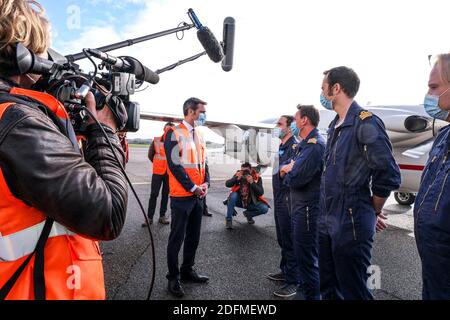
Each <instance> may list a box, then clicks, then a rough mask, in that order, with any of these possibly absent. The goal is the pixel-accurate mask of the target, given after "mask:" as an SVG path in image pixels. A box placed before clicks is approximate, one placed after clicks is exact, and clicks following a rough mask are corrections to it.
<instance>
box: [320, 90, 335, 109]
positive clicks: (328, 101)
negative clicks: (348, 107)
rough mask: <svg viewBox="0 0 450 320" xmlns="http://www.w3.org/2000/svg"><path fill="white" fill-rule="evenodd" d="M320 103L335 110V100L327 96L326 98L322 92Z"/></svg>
mask: <svg viewBox="0 0 450 320" xmlns="http://www.w3.org/2000/svg"><path fill="white" fill-rule="evenodd" d="M320 103H321V104H322V106H323V107H324V108H325V109H327V110H334V108H333V102H332V101H331V100H328V99H327V98H325V96H324V95H323V93H322V94H320Z"/></svg>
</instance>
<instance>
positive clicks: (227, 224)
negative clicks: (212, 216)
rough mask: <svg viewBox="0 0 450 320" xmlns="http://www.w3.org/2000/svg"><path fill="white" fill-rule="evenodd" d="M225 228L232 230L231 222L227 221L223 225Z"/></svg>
mask: <svg viewBox="0 0 450 320" xmlns="http://www.w3.org/2000/svg"><path fill="white" fill-rule="evenodd" d="M225 227H226V228H227V229H228V230H231V229H233V220H227V221H226V224H225Z"/></svg>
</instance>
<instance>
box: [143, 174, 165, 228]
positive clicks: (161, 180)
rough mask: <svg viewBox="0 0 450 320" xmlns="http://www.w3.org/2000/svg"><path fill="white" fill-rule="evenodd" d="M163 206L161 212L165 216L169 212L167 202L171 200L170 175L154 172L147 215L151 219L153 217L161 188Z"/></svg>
mask: <svg viewBox="0 0 450 320" xmlns="http://www.w3.org/2000/svg"><path fill="white" fill-rule="evenodd" d="M161 186H162V193H161V207H160V209H159V213H160V216H161V217H164V216H165V214H166V212H167V203H168V201H169V175H167V174H165V175H160V174H153V176H152V186H151V188H152V189H151V192H150V200H149V201H148V211H147V215H148V217H149V219H151V220H152V219H153V216H154V215H155V209H156V200H158V195H159V191H160V190H161Z"/></svg>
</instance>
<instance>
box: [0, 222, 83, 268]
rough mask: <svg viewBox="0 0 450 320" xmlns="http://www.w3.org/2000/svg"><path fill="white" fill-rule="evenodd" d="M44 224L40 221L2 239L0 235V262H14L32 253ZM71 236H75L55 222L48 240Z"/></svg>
mask: <svg viewBox="0 0 450 320" xmlns="http://www.w3.org/2000/svg"><path fill="white" fill-rule="evenodd" d="M44 224H45V221H42V222H41V223H38V224H35V225H34V226H31V227H29V228H27V229H23V230H20V231H18V232H16V233H13V234H10V235H7V236H4V237H3V236H2V235H1V234H0V262H5V261H16V260H19V259H20V258H22V257H25V256H27V255H29V254H30V253H32V252H33V251H34V249H35V248H36V244H37V242H38V239H39V237H40V235H41V233H42V229H43V228H44ZM73 235H76V234H75V233H73V232H71V231H69V230H68V229H67V228H65V227H64V226H62V225H60V224H59V223H56V222H55V223H54V224H53V227H52V230H51V231H50V235H49V238H54V237H58V236H73Z"/></svg>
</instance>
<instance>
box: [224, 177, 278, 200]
mask: <svg viewBox="0 0 450 320" xmlns="http://www.w3.org/2000/svg"><path fill="white" fill-rule="evenodd" d="M251 175H252V177H253V181H254V183H258V180H259V179H260V178H261V177H260V176H259V174H258V173H257V172H256V170H254V169H253V170H252V172H251ZM240 188H241V186H240V185H236V186H233V187H232V188H231V190H230V193H229V195H228V197H230V195H231V194H232V193H233V192H237V191H239V189H240ZM258 200H259V201H261V202H263V203H265V204H266V205H267V206H268V207H269V208H270V204H269V201H267V199H266V198H265V197H264V196H259V197H258Z"/></svg>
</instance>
